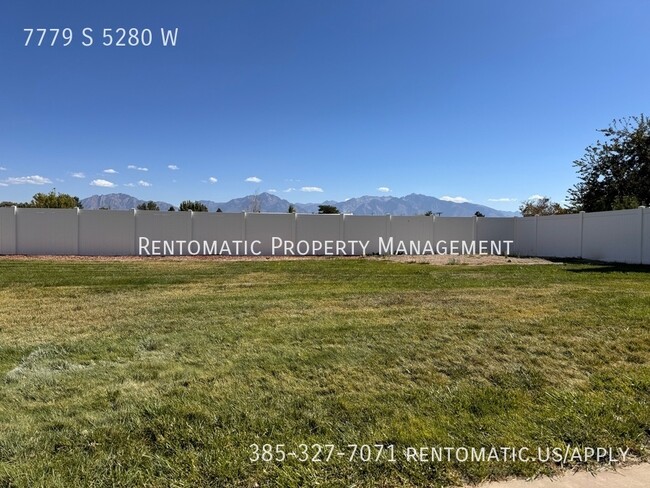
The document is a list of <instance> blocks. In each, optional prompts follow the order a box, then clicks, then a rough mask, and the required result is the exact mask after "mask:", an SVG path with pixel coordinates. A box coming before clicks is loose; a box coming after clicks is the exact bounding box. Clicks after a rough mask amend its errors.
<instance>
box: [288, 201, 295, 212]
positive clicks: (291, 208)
mask: <svg viewBox="0 0 650 488" xmlns="http://www.w3.org/2000/svg"><path fill="white" fill-rule="evenodd" d="M287 213H296V207H295V205H294V204H293V203H290V204H289V210H287Z"/></svg>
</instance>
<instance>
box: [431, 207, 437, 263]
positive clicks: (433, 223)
mask: <svg viewBox="0 0 650 488" xmlns="http://www.w3.org/2000/svg"><path fill="white" fill-rule="evenodd" d="M431 219H432V221H431V246H432V247H433V249H436V244H437V242H435V240H436V216H435V215H432V216H431ZM434 254H435V253H434Z"/></svg>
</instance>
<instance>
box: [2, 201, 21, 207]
mask: <svg viewBox="0 0 650 488" xmlns="http://www.w3.org/2000/svg"><path fill="white" fill-rule="evenodd" d="M17 206H18V204H17V203H15V202H8V201H6V200H5V201H4V202H0V207H17Z"/></svg>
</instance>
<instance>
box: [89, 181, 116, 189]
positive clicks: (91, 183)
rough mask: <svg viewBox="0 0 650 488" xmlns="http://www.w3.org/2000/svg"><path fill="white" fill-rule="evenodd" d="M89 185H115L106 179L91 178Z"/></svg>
mask: <svg viewBox="0 0 650 488" xmlns="http://www.w3.org/2000/svg"><path fill="white" fill-rule="evenodd" d="M90 186H101V187H103V188H114V187H116V186H117V185H116V184H115V183H113V182H111V181H108V180H93V181H91V182H90Z"/></svg>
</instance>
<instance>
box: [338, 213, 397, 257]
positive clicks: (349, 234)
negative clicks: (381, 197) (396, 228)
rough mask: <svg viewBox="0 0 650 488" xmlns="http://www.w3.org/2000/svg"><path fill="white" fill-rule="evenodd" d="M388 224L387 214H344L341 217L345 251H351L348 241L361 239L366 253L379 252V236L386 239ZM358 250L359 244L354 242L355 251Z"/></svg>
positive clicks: (349, 252) (356, 252) (388, 217)
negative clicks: (345, 242) (345, 243)
mask: <svg viewBox="0 0 650 488" xmlns="http://www.w3.org/2000/svg"><path fill="white" fill-rule="evenodd" d="M389 226H390V216H389V215H345V216H344V217H343V240H344V241H347V245H346V247H345V252H346V253H347V254H351V253H352V245H351V244H350V243H349V241H361V242H362V243H363V245H366V243H367V247H366V251H365V253H366V254H377V253H379V238H380V237H381V238H382V239H383V240H384V241H387V240H388V229H389ZM354 254H362V253H361V252H359V244H355V253H354Z"/></svg>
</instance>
